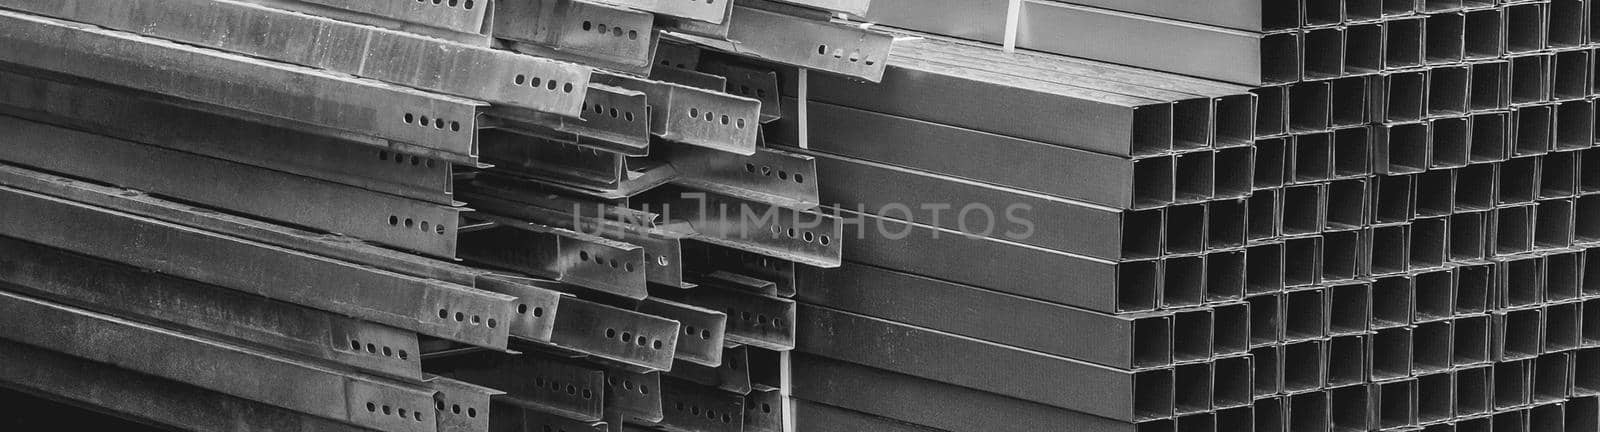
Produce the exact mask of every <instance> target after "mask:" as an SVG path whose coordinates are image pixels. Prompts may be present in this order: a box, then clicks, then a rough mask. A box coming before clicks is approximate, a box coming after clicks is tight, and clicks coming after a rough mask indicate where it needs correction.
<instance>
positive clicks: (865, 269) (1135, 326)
mask: <svg viewBox="0 0 1600 432" xmlns="http://www.w3.org/2000/svg"><path fill="white" fill-rule="evenodd" d="M795 278H796V285H797V286H798V289H797V291H798V294H797V295H796V296H795V300H796V301H799V302H802V303H806V304H811V305H817V306H823V307H828V308H832V309H837V310H841V311H846V312H851V313H856V314H862V315H866V316H871V317H875V318H881V319H887V320H892V321H896V322H902V323H906V324H910V325H915V326H919V327H923V328H927V329H931V330H938V331H944V332H950V333H956V334H961V335H964V336H967V337H971V338H976V339H982V340H986V341H991V342H995V343H1002V344H1006V345H1011V346H1015V347H1018V348H1023V349H1030V350H1036V351H1040V352H1043V353H1048V354H1053V355H1058V356H1062V357H1067V358H1072V359H1076V360H1081V361H1085V362H1090V363H1095V364H1100V365H1105V366H1110V367H1116V368H1122V369H1144V368H1151V367H1160V366H1165V365H1168V364H1171V363H1172V345H1173V343H1172V337H1173V328H1172V325H1173V318H1172V315H1171V314H1168V313H1146V314H1137V315H1112V314H1106V313H1101V312H1095V311H1091V310H1085V309H1080V308H1074V307H1069V306H1061V305H1056V304H1051V303H1047V302H1042V301H1038V300H1033V299H1028V298H1023V297H1018V296H1014V295H1007V294H1003V293H998V292H994V291H990V290H986V289H983V288H979V287H974V286H969V285H961V284H956V283H952V282H947V281H942V280H937V279H931V278H926V277H921V276H916V275H911V274H907V273H901V272H896V271H893V270H889V269H884V268H879V267H873V266H868V265H860V264H856V263H850V264H848V265H845V266H842V267H840V268H836V269H820V268H815V267H809V266H802V267H800V268H799V269H798V270H797V273H796V275H795ZM868 287H876V288H871V289H868ZM913 297H915V298H923V299H925V300H926V301H920V302H906V301H897V300H896V299H904V298H913ZM968 313H977V314H983V315H990V316H1002V315H1004V316H1014V317H1019V318H1020V317H1026V318H1025V319H1021V320H1018V321H1017V322H1015V323H1014V325H996V323H993V322H986V321H974V320H961V319H951V317H956V316H961V315H963V314H968ZM1065 328H1071V329H1078V331H1072V332H1059V330H1060V329H1065Z"/></svg>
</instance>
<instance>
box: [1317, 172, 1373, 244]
mask: <svg viewBox="0 0 1600 432" xmlns="http://www.w3.org/2000/svg"><path fill="white" fill-rule="evenodd" d="M1371 193H1372V192H1371V189H1369V188H1368V181H1367V180H1366V179H1351V180H1337V181H1334V182H1332V183H1328V206H1327V212H1328V214H1327V215H1326V216H1324V217H1323V218H1324V220H1326V221H1327V230H1328V231H1348V230H1356V229H1361V228H1362V227H1365V226H1366V224H1367V221H1368V220H1370V219H1369V218H1370V217H1371V216H1370V215H1369V213H1370V209H1371V205H1372V196H1371Z"/></svg>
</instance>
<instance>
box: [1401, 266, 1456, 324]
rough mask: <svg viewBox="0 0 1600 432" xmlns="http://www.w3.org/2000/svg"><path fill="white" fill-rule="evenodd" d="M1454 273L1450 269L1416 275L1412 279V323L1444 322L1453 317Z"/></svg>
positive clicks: (1454, 303) (1454, 301) (1454, 302)
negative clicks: (1414, 309)
mask: <svg viewBox="0 0 1600 432" xmlns="http://www.w3.org/2000/svg"><path fill="white" fill-rule="evenodd" d="M1455 278H1456V273H1455V272H1454V271H1453V270H1452V269H1448V268H1447V269H1438V270H1432V271H1425V272H1421V273H1417V274H1416V275H1414V276H1413V278H1412V284H1413V289H1412V294H1413V296H1414V299H1415V300H1414V301H1413V302H1412V303H1413V304H1414V305H1415V308H1416V314H1415V316H1414V318H1413V321H1414V322H1417V323H1425V322H1433V321H1445V320H1449V319H1450V318H1452V317H1454V316H1455V313H1456V309H1455V305H1456V299H1455V290H1456V280H1455Z"/></svg>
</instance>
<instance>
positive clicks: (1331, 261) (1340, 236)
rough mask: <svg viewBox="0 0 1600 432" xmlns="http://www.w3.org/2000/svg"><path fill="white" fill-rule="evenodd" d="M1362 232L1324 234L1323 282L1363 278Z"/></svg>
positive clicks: (1363, 250) (1331, 232) (1364, 255)
mask: <svg viewBox="0 0 1600 432" xmlns="http://www.w3.org/2000/svg"><path fill="white" fill-rule="evenodd" d="M1364 245H1365V244H1364V243H1362V239H1361V232H1360V231H1329V232H1326V233H1323V234H1322V282H1323V283H1330V282H1338V281H1347V280H1352V279H1355V278H1358V277H1361V276H1363V274H1362V273H1364V271H1363V270H1364V265H1363V259H1364V258H1365V257H1366V253H1367V251H1366V249H1364V248H1363V246H1364Z"/></svg>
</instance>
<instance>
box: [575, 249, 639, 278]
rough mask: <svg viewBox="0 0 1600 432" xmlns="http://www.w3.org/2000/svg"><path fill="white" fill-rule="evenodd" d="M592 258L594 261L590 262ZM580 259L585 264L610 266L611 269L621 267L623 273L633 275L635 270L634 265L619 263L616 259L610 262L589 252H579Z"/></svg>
mask: <svg viewBox="0 0 1600 432" xmlns="http://www.w3.org/2000/svg"><path fill="white" fill-rule="evenodd" d="M590 257H593V258H594V260H593V261H590V260H589V258H590ZM578 259H580V260H582V261H583V262H593V263H595V264H599V265H602V266H604V265H610V266H611V268H618V267H621V268H622V270H623V271H626V272H628V273H633V270H634V268H633V263H619V262H618V261H617V260H616V259H609V260H608V259H606V258H605V257H602V256H600V254H593V255H591V254H589V251H578Z"/></svg>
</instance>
